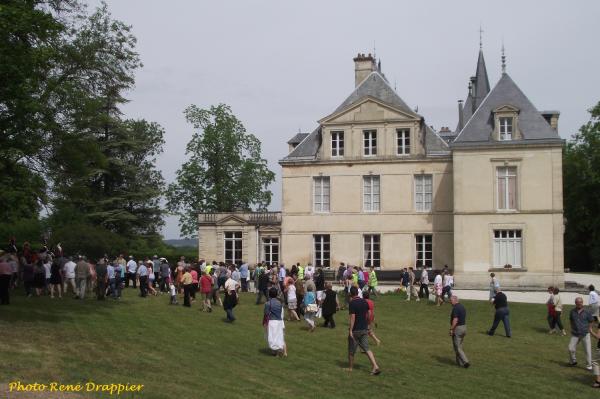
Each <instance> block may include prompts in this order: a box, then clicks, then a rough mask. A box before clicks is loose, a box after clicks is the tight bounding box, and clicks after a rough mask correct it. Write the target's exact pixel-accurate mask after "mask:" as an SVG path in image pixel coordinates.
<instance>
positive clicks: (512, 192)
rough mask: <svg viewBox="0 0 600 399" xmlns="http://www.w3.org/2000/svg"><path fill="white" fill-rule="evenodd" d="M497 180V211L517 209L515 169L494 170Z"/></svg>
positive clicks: (500, 168)
mask: <svg viewBox="0 0 600 399" xmlns="http://www.w3.org/2000/svg"><path fill="white" fill-rule="evenodd" d="M496 172H497V180H498V194H497V197H498V209H499V210H516V209H517V168H516V167H514V166H501V167H498V168H497V169H496Z"/></svg>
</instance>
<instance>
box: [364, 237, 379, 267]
mask: <svg viewBox="0 0 600 399" xmlns="http://www.w3.org/2000/svg"><path fill="white" fill-rule="evenodd" d="M363 241H364V256H363V264H364V265H365V267H371V266H374V267H379V266H381V249H380V235H379V234H365V235H364V236H363Z"/></svg>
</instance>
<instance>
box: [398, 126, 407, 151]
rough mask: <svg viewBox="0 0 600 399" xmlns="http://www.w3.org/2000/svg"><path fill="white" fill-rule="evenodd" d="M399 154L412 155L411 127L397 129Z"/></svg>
mask: <svg viewBox="0 0 600 399" xmlns="http://www.w3.org/2000/svg"><path fill="white" fill-rule="evenodd" d="M396 135H397V137H396V141H397V150H396V154H397V155H410V129H398V130H396Z"/></svg>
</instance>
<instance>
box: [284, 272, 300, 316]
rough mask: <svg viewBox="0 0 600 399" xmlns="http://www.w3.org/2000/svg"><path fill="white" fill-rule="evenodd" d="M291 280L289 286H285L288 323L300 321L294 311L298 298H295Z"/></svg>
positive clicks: (294, 288)
mask: <svg viewBox="0 0 600 399" xmlns="http://www.w3.org/2000/svg"><path fill="white" fill-rule="evenodd" d="M294 283H295V282H294V281H293V280H292V283H291V284H288V285H287V286H285V295H286V297H287V307H288V317H289V319H290V321H292V320H294V321H300V317H298V313H296V309H298V298H296V286H295V285H294Z"/></svg>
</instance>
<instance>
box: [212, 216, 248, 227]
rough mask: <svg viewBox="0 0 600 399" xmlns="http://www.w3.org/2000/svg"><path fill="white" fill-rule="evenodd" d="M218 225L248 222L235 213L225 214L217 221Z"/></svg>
mask: <svg viewBox="0 0 600 399" xmlns="http://www.w3.org/2000/svg"><path fill="white" fill-rule="evenodd" d="M216 224H217V225H218V226H245V225H247V224H248V222H246V221H245V220H244V219H242V218H241V217H238V216H235V215H228V216H225V217H224V218H223V219H220V220H218V221H217V223H216Z"/></svg>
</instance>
